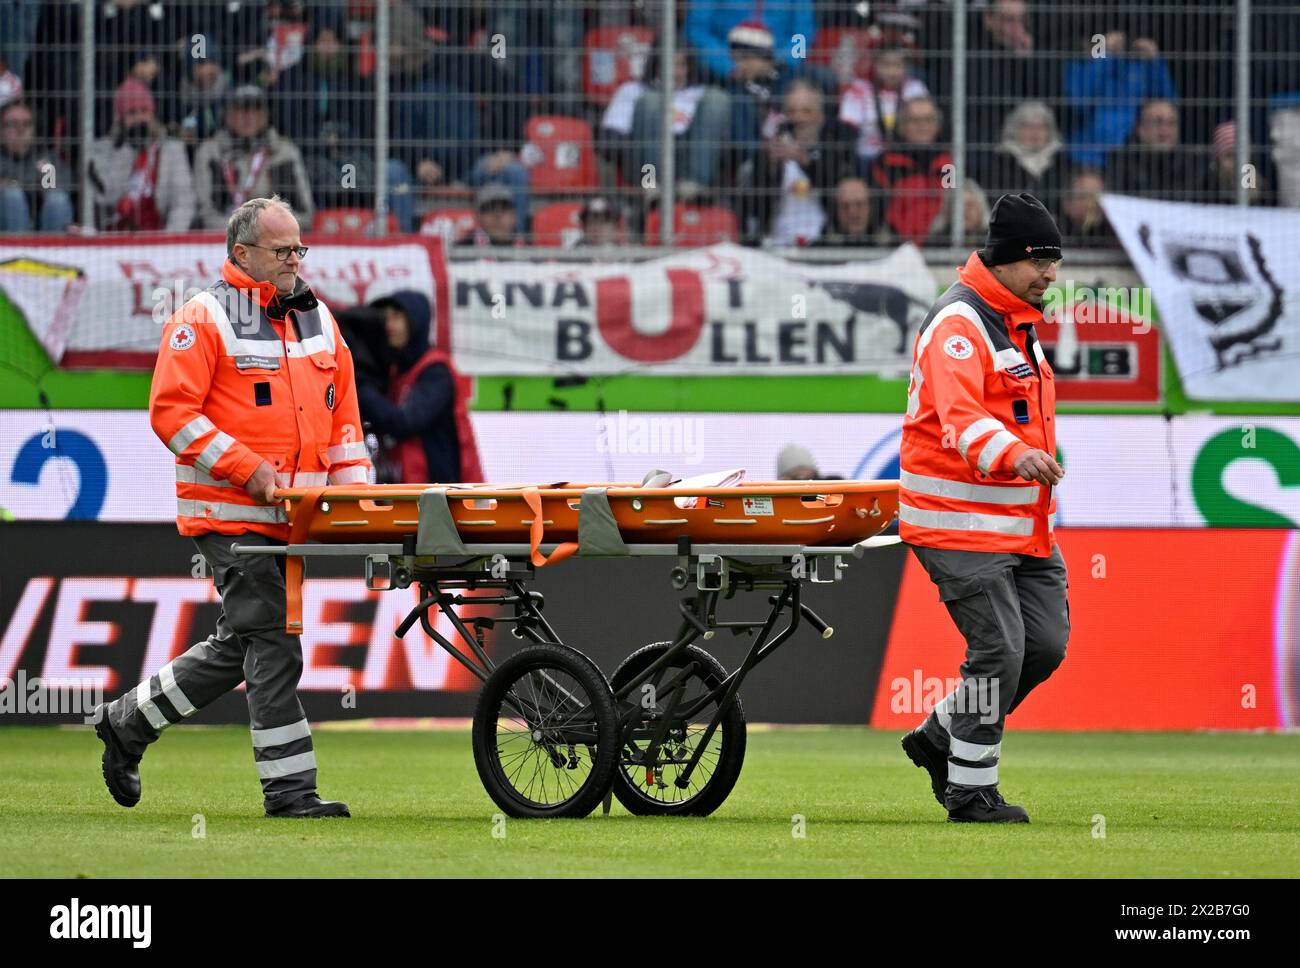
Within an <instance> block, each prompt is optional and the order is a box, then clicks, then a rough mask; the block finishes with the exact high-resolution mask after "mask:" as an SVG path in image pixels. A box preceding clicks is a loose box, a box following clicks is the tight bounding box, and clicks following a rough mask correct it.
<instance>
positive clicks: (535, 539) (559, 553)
mask: <svg viewBox="0 0 1300 968" xmlns="http://www.w3.org/2000/svg"><path fill="white" fill-rule="evenodd" d="M520 493H521V494H522V495H523V498H524V503H525V504H527V505H528V509H529V510H530V511H532V512H533V523H532V524H531V525H530V526H529V528H528V538H529V544H530V546H531V547H530V549H529V550H530V551H531V553H532V559H533V564H534V565H536V566H537V567H538V568H541V567H543V566H545V565H549V564H553V563H555V562H557V561H563V560H564V559H565V558H567V557H569V555H571V554H573V553H574V552H575V551H577V550H578V543H577V542H576V541H566V542H564V543H563V544H560V545H557V546H556V548H555V550H554V551H553V552H551V554H550V557H547V556H546V555H544V554H542V552H541V544H542V530H543V527H544V526H543V524H542V496H541V494H540V493H538V490H537V488H535V487H525V488H524V489H523V490H522V491H521V492H520Z"/></svg>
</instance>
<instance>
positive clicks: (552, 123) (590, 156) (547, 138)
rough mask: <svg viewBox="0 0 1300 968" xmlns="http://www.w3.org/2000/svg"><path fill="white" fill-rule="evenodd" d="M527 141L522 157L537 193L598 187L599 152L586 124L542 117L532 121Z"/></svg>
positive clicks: (525, 140)
mask: <svg viewBox="0 0 1300 968" xmlns="http://www.w3.org/2000/svg"><path fill="white" fill-rule="evenodd" d="M524 142H525V143H524V149H523V151H522V152H521V155H522V158H523V162H524V164H525V165H527V166H528V179H529V182H530V183H531V184H532V187H533V191H535V192H572V191H583V190H586V189H593V188H596V187H597V186H598V184H599V180H598V178H597V173H596V150H595V148H594V147H593V146H592V138H591V125H589V124H588V123H587V122H586V121H582V120H579V119H578V118H565V117H560V116H559V115H555V114H543V115H538V116H537V117H533V118H530V119H529V121H528V126H527V128H526V129H525V131H524Z"/></svg>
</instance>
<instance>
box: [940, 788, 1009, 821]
mask: <svg viewBox="0 0 1300 968" xmlns="http://www.w3.org/2000/svg"><path fill="white" fill-rule="evenodd" d="M948 822H949V823H1029V814H1027V813H1026V812H1025V808H1024V807H1017V806H1014V805H1012V804H1010V803H1007V801H1005V800H1003V799H1002V794H1000V793H998V788H997V787H995V786H991V787H980V788H978V789H977V790H976V791H975V795H974V796H972V797H971V798H970V799H968V800H966V801H965V802H964V803H962V804H960V805H959V806H956V807H950V808H949V810H948Z"/></svg>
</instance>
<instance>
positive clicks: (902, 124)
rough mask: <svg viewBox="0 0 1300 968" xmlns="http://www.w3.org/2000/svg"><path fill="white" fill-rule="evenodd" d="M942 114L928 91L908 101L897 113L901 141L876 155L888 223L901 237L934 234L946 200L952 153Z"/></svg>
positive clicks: (875, 175) (914, 239)
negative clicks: (945, 142) (942, 139)
mask: <svg viewBox="0 0 1300 968" xmlns="http://www.w3.org/2000/svg"><path fill="white" fill-rule="evenodd" d="M942 128H943V115H942V114H941V113H940V112H939V109H938V107H936V106H935V103H934V100H933V99H932V98H928V97H918V98H913V99H912V100H911V101H905V102H904V103H903V107H902V109H901V110H900V111H899V117H898V144H896V145H893V146H891V147H889V148H887V149H886V150H885V151H884V152H883V153H882V154H881V155H880V157H879V158H878V159H877V160H876V164H875V166H874V167H873V168H872V170H871V177H872V180H873V182H874V183H875V185H876V187H877V188H878V189H879V190H880V191H881V192H883V193H885V195H886V198H887V199H888V201H887V202H886V206H885V213H884V223H885V226H886V227H887V228H888V229H889V230H890V231H891V232H892V233H893V234H894V235H895V236H896V238H897V239H899V240H901V241H907V242H915V243H916V244H917V245H921V244H922V243H924V242H925V240H926V239H927V238H929V236H930V231H931V228H932V226H933V225H934V220H935V219H936V218H937V217H939V215H940V210H941V209H942V208H943V201H944V179H945V177H946V176H947V175H948V174H949V173H950V172H951V167H950V166H951V165H952V154H951V152H950V151H949V150H948V148H947V147H946V146H944V145H942V144H940V143H939V140H938V139H939V132H940V130H942Z"/></svg>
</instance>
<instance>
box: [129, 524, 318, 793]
mask: <svg viewBox="0 0 1300 968" xmlns="http://www.w3.org/2000/svg"><path fill="white" fill-rule="evenodd" d="M194 543H195V544H196V545H197V546H198V549H199V551H200V552H201V553H202V555H203V557H204V559H205V560H206V561H207V564H208V568H209V569H210V570H211V572H212V578H213V582H214V584H215V585H216V587H217V591H218V592H219V593H220V594H221V616H220V618H218V619H217V627H216V630H215V631H214V632H213V633H212V634H211V635H209V636H208V637H207V638H206V639H204V640H203V641H202V642H200V643H198V644H197V645H194V646H192V647H191V648H190V649H189V650H188V651H187V652H185V653H184V654H183V655H179V656H177V657H176V658H175V659H174V660H172V661H171V662H169V663H167V665H165V666H163V667H162V668H161V669H159V670H158V671H157V672H156V673H155V674H154V675H151V676H150V677H149V678H147V679H145V680H144V682H142V683H140V684H139V685H138V686H136V687H135V688H134V689H132V690H131V691H130V692H127V693H125V694H124V695H122V696H119V697H118V698H117V699H116V700H114V701H113V702H112V703H110V704H109V706H108V721H109V723H110V725H111V726H112V727H113V731H114V732H115V733H116V734H117V737H118V739H119V740H121V742H122V745H123V746H124V747H125V748H126V751H127V752H128V753H130V754H131V755H133V756H139V755H143V753H144V750H145V747H147V746H148V745H149V744H150V743H152V742H153V741H154V740H156V739H158V737H159V736H161V735H162V732H163V730H165V729H166V728H167V727H168V726H173V725H175V724H176V723H179V722H182V721H183V720H185V719H187V718H189V717H190V716H193V715H194V714H195V713H196V712H198V711H199V710H200V709H202V708H203V707H204V706H206V705H208V704H209V703H210V702H212V701H213V700H214V699H216V698H217V697H218V696H223V695H225V694H226V693H227V692H229V691H230V690H231V689H234V688H235V687H236V686H238V685H239V684H240V683H241V682H246V683H247V684H248V715H249V725H250V727H251V729H252V733H253V760H254V762H255V763H256V765H257V774H258V776H259V777H260V778H261V781H262V793H263V796H264V797H265V800H266V806H267V807H268V808H275V807H279V806H283V805H286V804H289V803H293V802H294V801H296V800H299V799H301V798H302V797H303V796H305V795H307V794H309V793H314V792H315V790H316V754H315V752H314V751H313V749H312V742H311V730H310V729H309V728H308V726H307V717H306V715H305V714H304V713H303V709H302V703H301V702H299V700H298V680H299V679H300V678H301V677H302V643H301V642H300V641H299V638H298V636H296V635H289V634H287V633H286V632H285V631H284V621H285V602H284V571H283V569H284V558H283V557H281V556H279V555H236V554H234V553H233V552H232V551H231V550H230V548H231V545H233V544H246V545H247V544H264V545H266V544H280V543H281V542H278V541H274V540H272V539H271V538H267V537H266V536H264V535H260V534H254V533H251V532H250V533H247V534H241V535H237V536H231V535H220V534H205V535H201V536H200V537H197V538H195V539H194Z"/></svg>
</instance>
